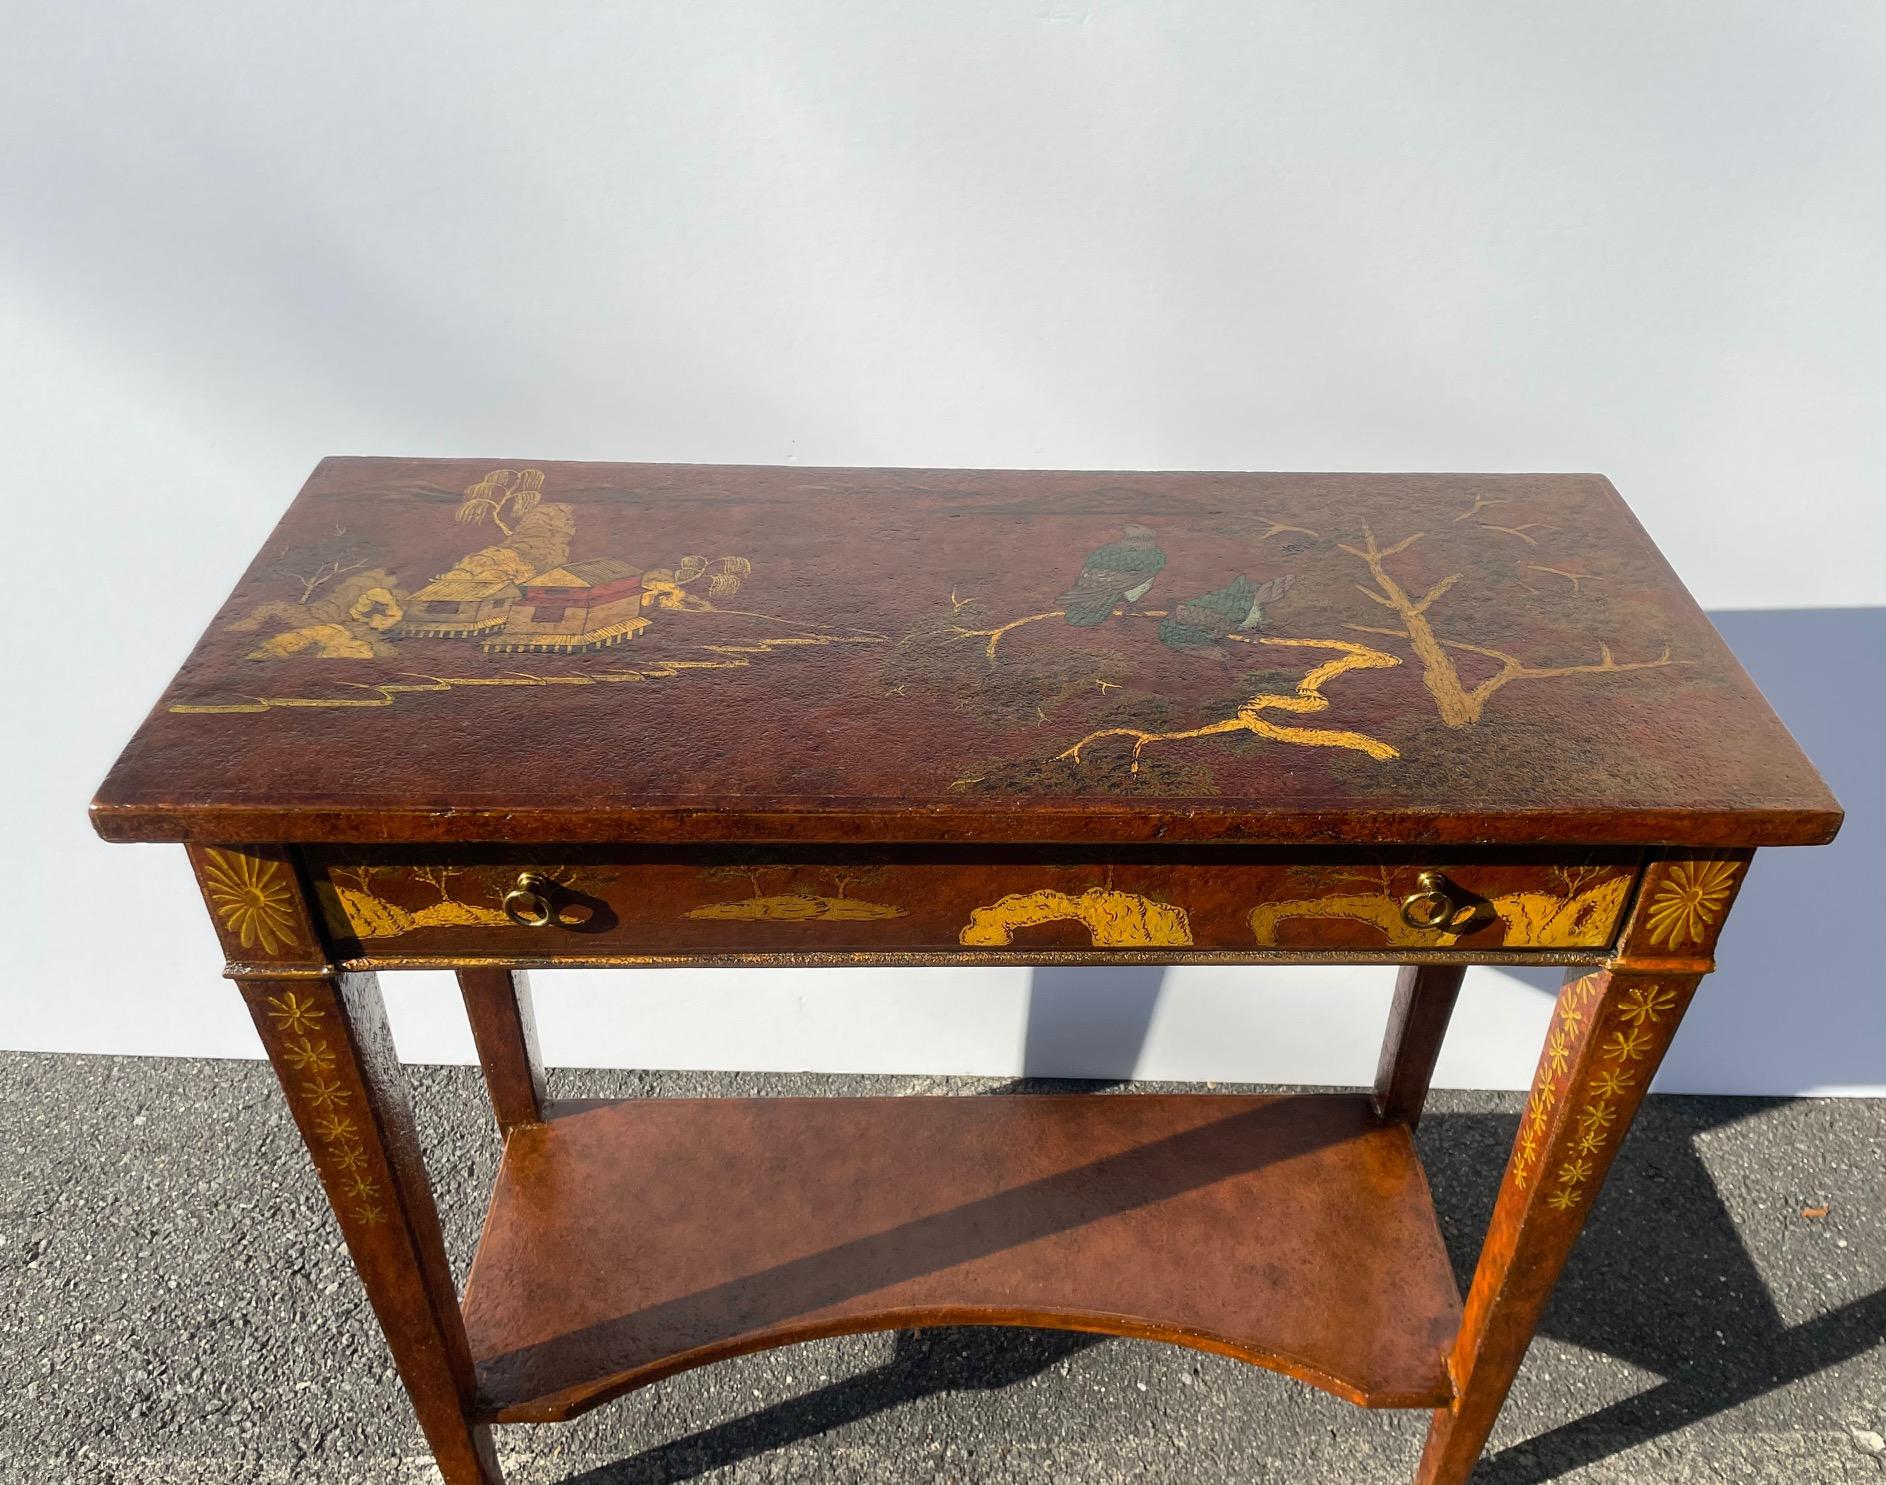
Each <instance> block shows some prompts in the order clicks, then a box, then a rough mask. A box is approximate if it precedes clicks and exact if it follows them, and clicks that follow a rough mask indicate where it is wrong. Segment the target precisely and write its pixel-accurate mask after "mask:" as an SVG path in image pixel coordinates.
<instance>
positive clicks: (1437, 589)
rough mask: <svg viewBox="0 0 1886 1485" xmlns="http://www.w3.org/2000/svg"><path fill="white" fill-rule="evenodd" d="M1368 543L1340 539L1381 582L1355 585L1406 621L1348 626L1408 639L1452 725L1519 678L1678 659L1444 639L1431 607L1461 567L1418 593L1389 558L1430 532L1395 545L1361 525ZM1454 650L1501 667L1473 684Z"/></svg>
mask: <svg viewBox="0 0 1886 1485" xmlns="http://www.w3.org/2000/svg"><path fill="white" fill-rule="evenodd" d="M1362 534H1363V538H1364V544H1363V545H1362V546H1361V547H1352V546H1348V545H1346V544H1339V545H1340V547H1341V550H1342V551H1345V552H1347V553H1348V554H1349V555H1350V556H1352V557H1356V558H1359V559H1360V560H1361V561H1363V562H1365V563H1367V564H1368V568H1369V573H1370V575H1371V576H1372V577H1374V579H1375V582H1376V586H1375V587H1373V588H1369V587H1364V586H1363V585H1362V584H1360V583H1358V584H1357V585H1356V590H1357V591H1358V592H1359V593H1361V594H1362V595H1363V597H1365V598H1367V599H1369V600H1370V601H1371V602H1372V603H1379V604H1380V605H1381V606H1382V607H1383V608H1386V609H1390V610H1392V611H1393V612H1394V613H1395V615H1396V616H1397V617H1398V618H1399V619H1400V620H1401V621H1402V624H1403V626H1404V627H1402V628H1400V629H1379V628H1376V627H1375V626H1373V625H1370V624H1351V625H1349V626H1348V627H1349V628H1351V629H1353V630H1355V631H1356V632H1357V633H1359V634H1385V635H1388V636H1390V637H1391V638H1394V639H1405V640H1407V641H1408V643H1409V645H1410V646H1411V647H1412V648H1413V650H1414V652H1415V656H1416V658H1417V659H1419V660H1420V661H1421V665H1422V677H1421V678H1422V683H1423V684H1424V685H1425V686H1426V687H1427V688H1428V694H1429V695H1430V696H1432V697H1433V698H1434V705H1435V709H1436V710H1437V711H1439V712H1440V714H1441V720H1442V721H1443V722H1445V723H1446V724H1447V725H1448V726H1449V727H1471V726H1473V725H1474V724H1475V723H1477V722H1478V721H1479V720H1480V717H1481V714H1482V713H1483V712H1484V711H1485V710H1486V704H1487V702H1488V700H1490V699H1491V698H1492V696H1493V694H1494V692H1496V691H1498V690H1499V689H1500V688H1501V687H1502V686H1506V685H1510V684H1511V683H1512V682H1514V681H1525V680H1547V679H1551V678H1553V677H1557V676H1570V675H1609V674H1619V673H1622V672H1624V671H1629V670H1655V669H1658V668H1660V667H1662V666H1665V665H1674V664H1677V663H1678V662H1676V661H1674V660H1672V659H1671V658H1670V651H1669V649H1668V647H1667V646H1666V647H1665V649H1664V651H1663V653H1662V654H1660V655H1659V656H1657V658H1656V659H1654V660H1629V661H1620V660H1618V659H1617V657H1616V656H1614V655H1613V654H1612V653H1611V647H1610V646H1609V645H1607V644H1600V645H1599V646H1598V655H1599V658H1598V659H1597V660H1595V661H1593V662H1591V663H1589V664H1582V665H1529V664H1527V663H1526V662H1525V661H1523V660H1521V659H1520V658H1519V657H1518V656H1516V655H1510V654H1508V653H1507V652H1506V651H1504V650H1496V649H1492V648H1489V647H1488V646H1485V645H1472V644H1466V643H1464V642H1462V641H1460V640H1455V639H1442V638H1441V637H1440V636H1439V635H1438V634H1436V633H1435V632H1434V627H1433V625H1431V624H1429V623H1428V619H1427V611H1428V609H1429V607H1430V606H1432V604H1433V603H1434V602H1435V600H1436V599H1438V598H1440V597H1441V596H1442V595H1443V594H1444V593H1446V592H1447V590H1448V589H1449V588H1451V587H1453V586H1454V584H1455V583H1456V582H1458V581H1459V580H1460V574H1459V573H1457V572H1456V573H1450V574H1448V576H1446V577H1444V578H1442V579H1441V580H1440V581H1439V582H1438V583H1436V584H1435V585H1434V586H1433V587H1432V588H1429V589H1428V590H1427V592H1426V593H1424V594H1422V595H1421V597H1419V598H1416V597H1414V596H1413V595H1412V594H1410V593H1409V592H1408V590H1407V589H1405V588H1404V587H1402V586H1401V584H1400V583H1398V582H1396V581H1395V579H1394V578H1393V577H1391V576H1390V575H1389V572H1388V568H1387V566H1386V562H1387V559H1388V558H1390V557H1393V556H1394V555H1395V554H1396V553H1398V552H1404V551H1406V550H1407V549H1408V548H1409V547H1411V546H1413V545H1414V544H1415V543H1416V542H1418V541H1420V540H1421V538H1422V537H1423V536H1424V535H1426V533H1425V532H1421V531H1417V532H1416V533H1415V534H1414V535H1413V536H1407V537H1403V538H1402V539H1401V540H1400V541H1398V542H1396V543H1395V544H1394V545H1393V546H1391V547H1381V546H1378V545H1377V544H1376V540H1375V533H1374V532H1373V531H1371V530H1370V529H1369V528H1368V527H1367V526H1364V527H1363V528H1362ZM1449 650H1459V651H1461V652H1463V653H1466V654H1471V655H1483V656H1485V657H1486V658H1488V659H1490V660H1497V661H1499V663H1500V668H1499V669H1498V670H1496V671H1494V672H1493V674H1491V675H1490V676H1488V677H1487V678H1486V679H1485V680H1483V681H1479V682H1477V683H1476V684H1474V685H1472V686H1468V685H1467V684H1466V683H1465V682H1463V681H1462V680H1461V678H1460V671H1459V670H1458V669H1457V668H1456V667H1455V665H1454V658H1453V656H1452V655H1450V654H1449V653H1448V651H1449Z"/></svg>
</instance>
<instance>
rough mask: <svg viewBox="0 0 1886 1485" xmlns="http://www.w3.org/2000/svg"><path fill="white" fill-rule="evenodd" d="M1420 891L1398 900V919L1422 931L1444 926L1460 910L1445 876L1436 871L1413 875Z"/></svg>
mask: <svg viewBox="0 0 1886 1485" xmlns="http://www.w3.org/2000/svg"><path fill="white" fill-rule="evenodd" d="M1415 886H1416V887H1418V888H1419V889H1420V890H1419V891H1417V892H1412V893H1410V894H1409V895H1408V896H1406V897H1404V898H1402V900H1401V921H1402V922H1404V923H1406V924H1407V925H1408V926H1409V927H1410V928H1413V929H1416V930H1418V931H1419V932H1422V933H1432V932H1435V931H1437V930H1439V929H1444V928H1446V927H1447V925H1448V924H1450V923H1451V922H1453V921H1454V918H1455V916H1456V915H1457V914H1458V913H1459V912H1460V907H1461V905H1460V903H1459V902H1457V901H1456V900H1455V898H1454V895H1453V892H1452V890H1451V889H1450V888H1449V886H1448V882H1447V878H1446V877H1444V876H1442V875H1441V874H1440V873H1439V872H1438V871H1424V872H1422V873H1421V875H1420V876H1418V877H1416V878H1415Z"/></svg>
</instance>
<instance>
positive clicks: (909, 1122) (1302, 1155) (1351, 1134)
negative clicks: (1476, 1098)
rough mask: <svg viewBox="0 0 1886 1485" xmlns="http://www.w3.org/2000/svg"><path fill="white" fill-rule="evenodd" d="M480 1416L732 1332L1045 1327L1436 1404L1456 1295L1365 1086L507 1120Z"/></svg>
mask: <svg viewBox="0 0 1886 1485" xmlns="http://www.w3.org/2000/svg"><path fill="white" fill-rule="evenodd" d="M464 1310H465V1323H466V1328H467V1331H468V1333H469V1335H470V1338H471V1346H472V1353H473V1355H474V1357H475V1358H476V1360H477V1365H478V1382H479V1389H480V1395H481V1400H482V1406H483V1409H484V1412H485V1414H486V1416H488V1417H490V1418H493V1419H495V1420H498V1421H501V1422H529V1421H554V1420H557V1419H562V1418H567V1417H570V1416H572V1415H573V1414H576V1413H579V1412H581V1411H583V1410H584V1409H585V1408H588V1407H593V1406H594V1405H595V1404H597V1403H599V1402H603V1401H605V1400H606V1399H608V1398H611V1397H614V1396H616V1395H618V1394H620V1393H622V1392H625V1391H628V1390H629V1389H631V1388H634V1387H638V1386H641V1385H643V1384H645V1383H648V1382H653V1381H656V1380H658V1379H659V1378H661V1377H665V1376H670V1375H672V1374H673V1373H675V1372H678V1371H683V1370H685V1369H687V1368H689V1367H693V1366H699V1365H701V1364H703V1363H705V1362H709V1361H714V1360H718V1359H720V1358H723V1357H727V1356H733V1355H738V1354H739V1353H741V1352H746V1351H757V1350H762V1349H764V1348H766V1347H769V1346H777V1345H784V1344H786V1343H789V1342H792V1341H800V1340H807V1339H810V1338H812V1337H815V1336H826V1335H837V1334H842V1333H846V1332H852V1331H862V1330H888V1329H903V1328H909V1327H916V1326H930V1325H1035V1326H1048V1327H1053V1328H1057V1329H1065V1330H1086V1331H1098V1332H1103V1333H1106V1334H1111V1335H1123V1336H1138V1337H1143V1338H1147V1339H1153V1340H1165V1341H1175V1342H1178V1343H1179V1344H1181V1345H1188V1346H1195V1347H1198V1348H1199V1349H1201V1350H1207V1351H1217V1352H1222V1353H1224V1354H1226V1355H1230V1356H1235V1357H1239V1358H1242V1359H1244V1360H1247V1361H1252V1362H1256V1363H1258V1364H1259V1365H1262V1366H1268V1367H1272V1368H1274V1369H1276V1370H1278V1371H1281V1372H1286V1373H1289V1374H1290V1375H1292V1376H1296V1377H1300V1378H1302V1379H1303V1380H1305V1381H1308V1382H1311V1383H1314V1384H1316V1385H1317V1386H1320V1387H1323V1388H1325V1389H1327V1390H1328V1391H1330V1392H1333V1393H1336V1394H1337V1395H1338V1396H1341V1397H1345V1398H1348V1399H1349V1400H1350V1401H1352V1402H1357V1403H1361V1404H1363V1405H1365V1406H1370V1407H1435V1406H1440V1405H1443V1404H1445V1403H1446V1402H1447V1401H1448V1399H1449V1397H1450V1395H1451V1391H1450V1387H1449V1384H1448V1380H1447V1374H1446V1370H1445V1368H1444V1365H1443V1357H1444V1355H1445V1352H1446V1348H1447V1346H1448V1344H1449V1343H1450V1342H1451V1341H1452V1339H1453V1336H1454V1332H1455V1330H1456V1328H1457V1327H1458V1325H1459V1323H1460V1294H1459V1291H1458V1290H1457V1288H1456V1287H1455V1284H1454V1279H1453V1273H1452V1270H1451V1269H1450V1267H1449V1265H1448V1260H1447V1254H1446V1251H1445V1249H1444V1248H1443V1246H1442V1243H1441V1237H1440V1233H1439V1230H1438V1228H1437V1227H1436V1225H1435V1220H1434V1209H1433V1204H1432V1202H1431V1200H1430V1198H1429V1196H1428V1190H1427V1182H1426V1178H1425V1177H1424V1176H1423V1174H1422V1171H1421V1165H1420V1161H1419V1159H1418V1158H1417V1156H1416V1154H1415V1151H1414V1144H1413V1141H1412V1140H1411V1139H1410V1137H1409V1134H1408V1131H1407V1130H1406V1129H1405V1128H1402V1127H1401V1126H1399V1125H1386V1126H1385V1125H1382V1124H1379V1123H1378V1122H1377V1121H1376V1119H1375V1117H1374V1114H1373V1112H1372V1111H1371V1109H1370V1107H1369V1102H1368V1100H1367V1099H1366V1098H1363V1097H1360V1096H1348V1095H1315V1096H1279V1097H1230V1096H1217V1095H1211V1094H1177V1095H1154V1094H1070V1095H1046V1096H1033V1095H1026V1096H1012V1097H1011V1096H985V1097H960V1098H817V1099H647V1100H634V1101H630V1102H625V1103H611V1104H600V1105H592V1106H573V1107H571V1108H570V1109H569V1110H568V1111H565V1112H562V1113H560V1114H559V1115H557V1116H556V1117H553V1118H552V1119H550V1120H549V1121H548V1122H547V1123H545V1124H543V1125H540V1126H536V1127H532V1128H528V1129H523V1130H519V1131H517V1132H515V1133H513V1134H512V1135H511V1137H510V1139H509V1141H508V1142H507V1144H506V1147H505V1153H504V1161H503V1166H502V1168H501V1170H500V1173H499V1176H498V1182H497V1189H496V1192H495V1193H494V1195H493V1198H492V1205H491V1211H490V1215H489V1217H488V1219H487V1222H486V1228H485V1235H484V1238H483V1240H482V1241H481V1242H480V1244H479V1248H478V1254H477V1257H476V1259H475V1260H474V1262H473V1265H472V1272H471V1278H470V1280H469V1282H468V1284H467V1286H466V1291H465V1300H464Z"/></svg>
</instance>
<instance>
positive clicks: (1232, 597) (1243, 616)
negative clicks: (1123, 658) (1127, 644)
mask: <svg viewBox="0 0 1886 1485" xmlns="http://www.w3.org/2000/svg"><path fill="white" fill-rule="evenodd" d="M1296 580H1297V575H1296V574H1295V573H1294V572H1287V573H1285V574H1284V575H1283V576H1282V577H1280V578H1273V579H1271V581H1269V582H1268V583H1265V584H1264V585H1263V586H1262V587H1261V588H1260V587H1258V586H1256V585H1254V584H1253V583H1252V582H1251V580H1250V579H1249V578H1247V577H1241V578H1238V579H1237V580H1235V581H1234V582H1230V583H1227V584H1226V585H1225V586H1224V587H1222V588H1214V589H1213V590H1212V591H1211V592H1209V593H1205V594H1201V595H1200V596H1199V597H1197V598H1192V599H1188V600H1187V601H1186V602H1184V603H1181V604H1179V605H1178V606H1177V607H1176V608H1174V609H1173V610H1172V612H1171V613H1170V614H1168V615H1167V616H1166V617H1165V618H1163V619H1161V620H1160V621H1159V638H1160V641H1161V643H1163V644H1164V645H1165V646H1166V647H1167V648H1168V649H1173V650H1177V651H1178V652H1179V653H1180V654H1181V655H1218V656H1221V657H1222V656H1223V655H1224V651H1223V649H1221V648H1220V647H1219V643H1218V642H1219V641H1220V640H1221V639H1223V638H1224V637H1225V636H1226V635H1228V634H1230V633H1232V632H1233V631H1234V630H1240V629H1256V628H1258V627H1260V626H1261V625H1262V624H1263V622H1264V605H1265V604H1267V603H1275V602H1276V601H1277V600H1278V599H1279V598H1282V597H1283V596H1284V594H1286V593H1288V592H1289V591H1290V585H1291V584H1292V583H1294V582H1295V581H1296Z"/></svg>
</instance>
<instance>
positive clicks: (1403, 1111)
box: [1375, 964, 1467, 1129]
mask: <svg viewBox="0 0 1886 1485" xmlns="http://www.w3.org/2000/svg"><path fill="white" fill-rule="evenodd" d="M1466 973H1467V966H1466V965H1464V964H1404V965H1403V966H1402V969H1401V974H1400V975H1399V976H1398V977H1397V978H1396V980H1395V1001H1394V1004H1393V1005H1392V1006H1390V1008H1389V1012H1388V1032H1387V1034H1386V1035H1385V1036H1384V1037H1383V1038H1382V1058H1381V1062H1380V1064H1379V1065H1378V1066H1377V1067H1376V1070H1375V1111H1376V1113H1378V1114H1380V1115H1381V1116H1382V1118H1383V1119H1385V1120H1388V1121H1391V1122H1396V1123H1402V1124H1406V1125H1408V1127H1409V1128H1411V1129H1412V1128H1413V1127H1414V1126H1415V1125H1416V1124H1418V1123H1420V1122H1421V1109H1422V1106H1423V1105H1424V1104H1425V1103H1426V1102H1427V1099H1428V1084H1429V1083H1431V1082H1433V1081H1434V1064H1435V1062H1436V1061H1437V1060H1438V1059H1439V1057H1440V1055H1441V1041H1442V1038H1444V1037H1445V1036H1446V1035H1447V1023H1448V1020H1449V1018H1451V1017H1452V1016H1453V1014H1454V1001H1455V1000H1456V998H1458V996H1459V995H1460V982H1461V980H1462V978H1463V977H1464V976H1465V975H1466Z"/></svg>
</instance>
